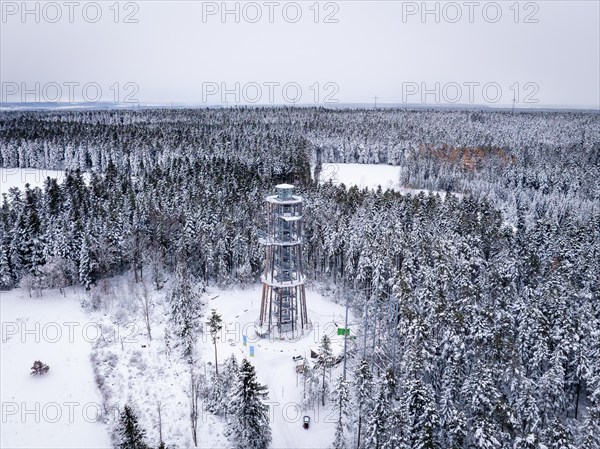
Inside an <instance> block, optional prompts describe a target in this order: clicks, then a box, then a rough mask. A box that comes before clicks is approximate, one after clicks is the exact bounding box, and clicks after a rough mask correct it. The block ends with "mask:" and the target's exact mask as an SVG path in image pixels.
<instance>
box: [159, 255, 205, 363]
mask: <svg viewBox="0 0 600 449" xmlns="http://www.w3.org/2000/svg"><path fill="white" fill-rule="evenodd" d="M203 293H204V286H203V285H202V284H197V283H196V282H195V279H194V277H193V276H192V275H191V273H189V272H188V270H187V267H186V266H185V265H184V264H182V263H180V264H178V265H177V270H176V273H175V279H174V281H173V287H172V288H171V291H170V292H169V294H168V297H167V300H168V303H169V306H170V309H171V314H170V317H169V322H168V333H169V335H172V336H173V342H171V341H170V342H169V344H170V345H171V346H172V347H173V348H181V352H182V356H183V357H184V359H185V360H186V361H187V362H188V363H192V362H193V360H194V357H195V348H196V340H197V339H198V336H199V334H200V331H201V322H200V317H201V315H202V309H203V307H204V302H203Z"/></svg>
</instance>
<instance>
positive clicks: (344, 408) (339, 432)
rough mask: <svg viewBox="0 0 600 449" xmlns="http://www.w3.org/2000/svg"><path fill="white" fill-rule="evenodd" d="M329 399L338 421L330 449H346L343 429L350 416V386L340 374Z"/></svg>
mask: <svg viewBox="0 0 600 449" xmlns="http://www.w3.org/2000/svg"><path fill="white" fill-rule="evenodd" d="M330 397H331V402H332V404H333V407H334V408H335V410H336V411H337V412H338V420H337V424H336V427H335V437H334V440H333V445H332V446H331V447H332V449H337V448H345V447H347V444H346V436H345V431H344V429H345V428H346V426H347V425H348V422H347V419H348V415H349V414H350V411H349V409H348V407H349V405H350V386H349V383H348V381H347V380H345V379H344V376H343V375H342V374H340V376H339V377H338V378H337V380H336V382H335V383H334V385H333V389H332V390H331V393H330Z"/></svg>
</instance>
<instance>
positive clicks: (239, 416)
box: [228, 359, 271, 449]
mask: <svg viewBox="0 0 600 449" xmlns="http://www.w3.org/2000/svg"><path fill="white" fill-rule="evenodd" d="M267 398H268V391H267V387H266V386H265V385H261V384H259V383H258V381H257V379H256V372H255V370H254V366H252V364H251V363H250V362H249V361H248V360H246V359H243V360H242V364H241V366H240V370H239V374H238V378H237V382H236V383H235V385H234V386H233V390H232V391H231V396H230V412H229V414H228V417H229V420H228V432H229V438H230V441H231V443H232V445H233V447H235V448H239V449H266V448H267V447H268V446H269V444H270V443H271V427H270V423H269V407H268V405H266V404H265V403H264V401H265V399H267Z"/></svg>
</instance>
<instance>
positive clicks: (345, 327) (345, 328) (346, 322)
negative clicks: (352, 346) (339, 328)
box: [343, 293, 350, 381]
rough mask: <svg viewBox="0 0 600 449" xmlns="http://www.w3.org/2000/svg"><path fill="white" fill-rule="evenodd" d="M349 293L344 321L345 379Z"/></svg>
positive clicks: (344, 375)
mask: <svg viewBox="0 0 600 449" xmlns="http://www.w3.org/2000/svg"><path fill="white" fill-rule="evenodd" d="M349 296H350V295H348V294H347V293H346V319H345V321H344V374H343V377H344V381H346V348H347V347H348V297H349Z"/></svg>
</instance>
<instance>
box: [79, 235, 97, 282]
mask: <svg viewBox="0 0 600 449" xmlns="http://www.w3.org/2000/svg"><path fill="white" fill-rule="evenodd" d="M79 283H80V284H81V285H82V286H84V287H85V289H86V290H89V289H90V287H91V285H92V284H93V283H94V278H93V277H92V259H91V255H90V249H89V242H88V237H87V235H86V236H84V237H83V240H82V241H81V248H80V250H79Z"/></svg>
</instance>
